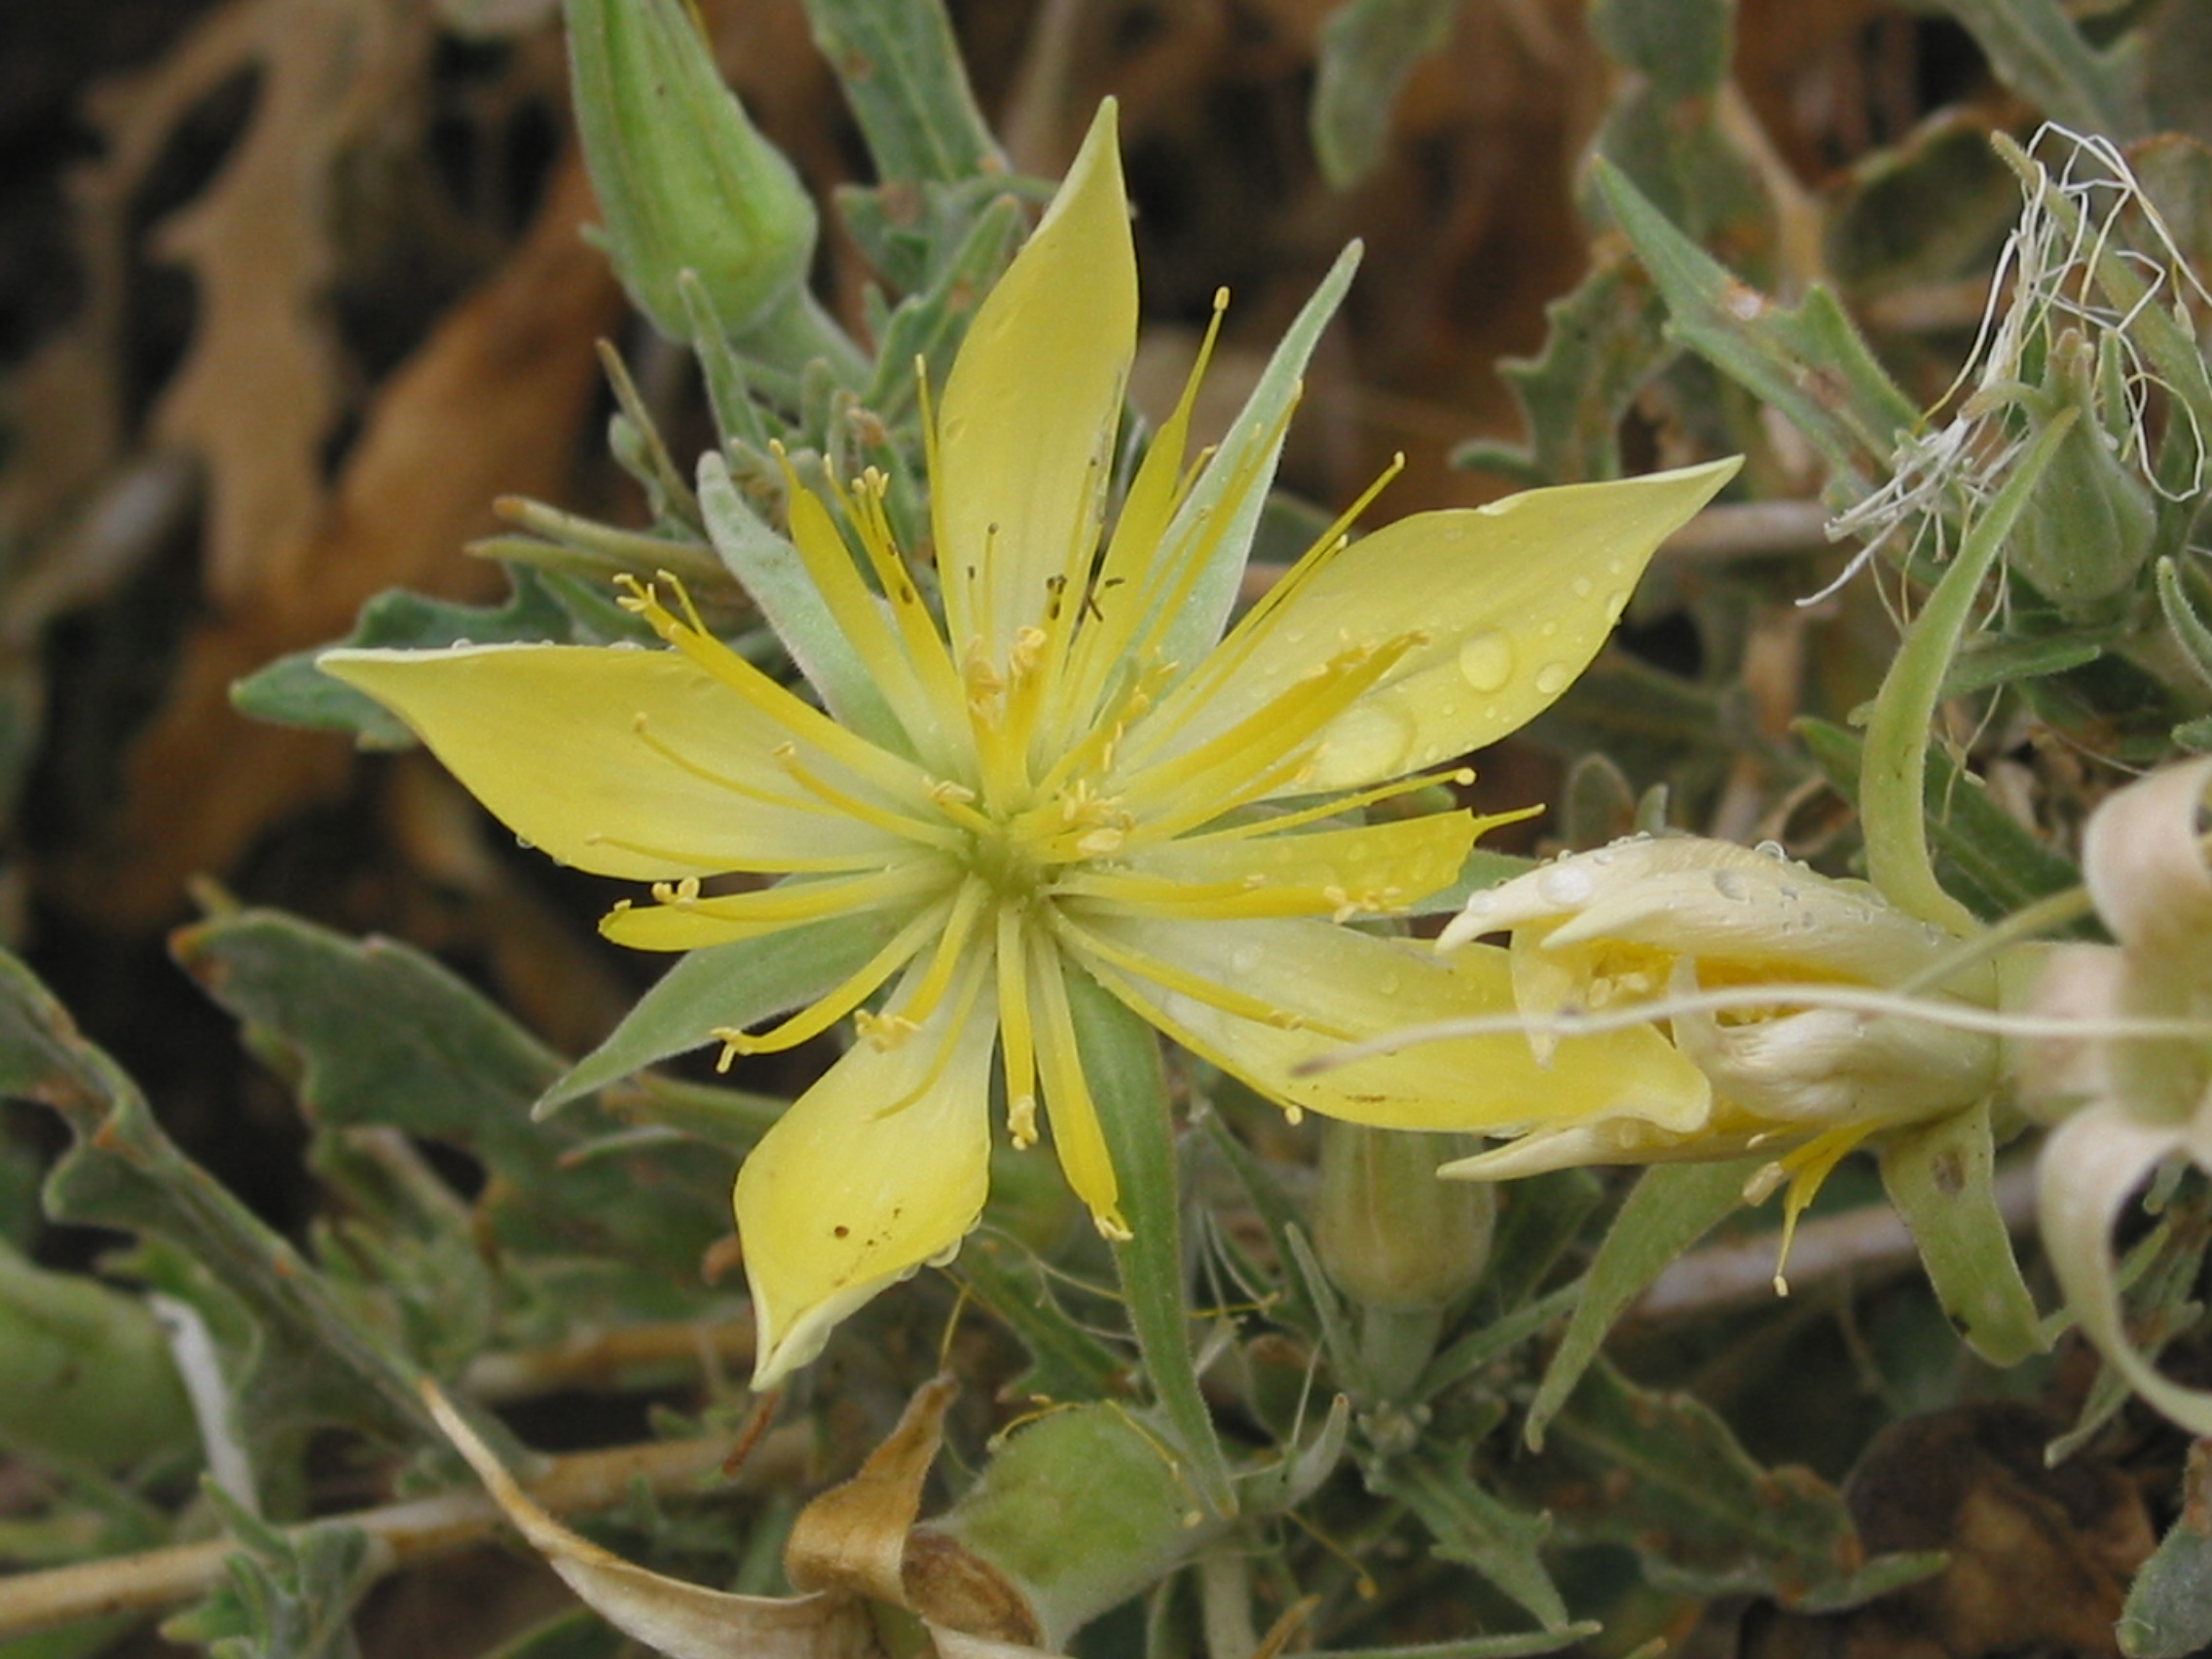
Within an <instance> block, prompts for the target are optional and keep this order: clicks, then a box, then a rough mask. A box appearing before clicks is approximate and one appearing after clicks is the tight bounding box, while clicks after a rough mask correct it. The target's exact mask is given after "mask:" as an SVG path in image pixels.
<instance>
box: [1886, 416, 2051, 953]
mask: <svg viewBox="0 0 2212 1659" xmlns="http://www.w3.org/2000/svg"><path fill="white" fill-rule="evenodd" d="M2075 418H2076V412H2075V411H2073V410H2061V411H2060V412H2059V413H2058V414H2057V415H2056V416H2055V417H2054V418H2053V419H2052V420H2051V422H2050V424H2048V425H2046V427H2045V428H2044V429H2043V431H2042V432H2041V433H2039V434H2038V435H2037V437H2036V440H2035V442H2034V443H2033V444H2032V445H2030V446H2029V448H2028V451H2027V453H2026V454H2025V455H2023V456H2022V457H2021V458H2020V461H2019V463H2018V466H2017V467H2016V468H2015V470H2014V471H2013V473H2012V476H2011V477H2010V478H2009V479H2007V480H2006V483H2005V487H2004V488H2003V489H2002V490H2000V491H1998V493H1997V496H1996V498H1994V499H1993V500H1991V501H1990V502H1989V504H1988V505H1987V506H1986V507H1983V508H1982V509H1981V510H1980V511H1979V512H1978V513H1977V514H1976V515H1975V517H1974V520H1973V523H1972V528H1970V529H1969V530H1968V532H1967V535H1966V539H1965V540H1964V541H1963V542H1961V543H1960V545H1959V551H1958V554H1957V556H1956V557H1954V558H1953V559H1952V561H1951V563H1950V565H1949V567H1948V568H1946V569H1945V571H1943V575H1942V578H1941V579H1940V580H1939V581H1937V582H1936V588H1935V591H1934V592H1933V593H1931V594H1930V595H1929V596H1928V603H1927V604H1926V605H1925V606H1923V607H1922V608H1921V611H1920V614H1919V615H1918V616H1917V617H1915V618H1914V619H1913V624H1912V628H1911V630H1910V631H1909V632H1908V633H1907V634H1906V635H1905V638H1904V643H1903V644H1902V645H1899V647H1898V654H1897V656H1896V657H1895V658H1894V659H1893V660H1892V661H1891V663H1890V670H1889V673H1888V674H1887V675H1886V676H1884V677H1883V680H1882V688H1881V690H1880V692H1879V693H1877V694H1876V696H1875V699H1874V712H1873V716H1872V718H1871V719H1868V721H1867V722H1866V747H1865V750H1864V752H1863V753H1862V756H1861V757H1860V771H1859V819H1860V823H1861V825H1862V827H1863V830H1864V833H1865V840H1866V873H1867V876H1868V878H1869V879H1870V880H1871V881H1872V882H1873V883H1874V885H1875V887H1877V888H1878V889H1880V890H1881V894H1882V897H1883V898H1885V899H1887V900H1888V901H1889V902H1890V903H1893V904H1895V905H1896V906H1897V907H1898V908H1899V909H1900V910H1903V911H1904V912H1906V913H1907V914H1908V915H1913V916H1917V917H1919V918H1920V919H1921V920H1922V921H1924V922H1930V923H1933V924H1935V925H1936V926H1937V927H1940V928H1947V929H1949V930H1950V931H1951V932H1953V933H1955V934H1959V935H1961V936H1962V937H1963V936H1965V935H1968V934H1971V933H1972V932H1974V931H1975V928H1976V927H1977V925H1978V924H1977V923H1976V921H1975V919H1974V916H1973V913H1972V911H1970V910H1969V909H1968V908H1967V907H1966V906H1965V905H1964V904H1962V903H1959V901H1958V900H1956V899H1954V898H1953V897H1952V896H1951V895H1950V894H1948V893H1946V892H1945V891H1944V890H1943V887H1942V884H1941V883H1940V882H1938V881H1937V880H1936V866H1935V863H1934V861H1933V860H1932V859H1931V858H1930V856H1929V851H1928V830H1927V813H1926V810H1925V806H1924V801H1925V793H1926V791H1925V779H1926V777H1927V771H1928V749H1929V728H1930V726H1931V724H1932V723H1933V722H1934V720H1935V718H1936V697H1937V696H1938V695H1939V693H1940V691H1941V689H1942V684H1943V676H1944V674H1945V673H1946V672H1947V671H1948V670H1949V668H1950V666H1951V662H1952V659H1953V658H1955V657H1956V656H1957V655H1958V650H1959V642H1960V640H1961V639H1963V638H1964V637H1965V634H1966V629H1967V623H1968V620H1969V619H1970V618H1971V617H1972V613H1973V608H1974V606H1975V605H1976V604H1977V603H1979V601H1980V597H1981V589H1982V583H1983V582H1984V581H1985V580H1986V579H1987V577H1988V575H1989V573H1990V571H1992V570H1994V569H1995V568H1996V564H1997V557H1998V555H1999V553H2001V552H2002V551H2003V550H2004V547H2005V542H2006V538H2007V537H2008V536H2009V535H2011V534H2012V527H2013V526H2014V525H2015V524H2016V523H2017V522H2018V521H2019V518H2020V515H2021V513H2022V512H2023V511H2025V510H2026V508H2027V506H2028V503H2029V502H2030V501H2031V500H2033V499H2034V498H2035V494H2036V490H2037V488H2038V486H2039V485H2040V484H2041V483H2042V481H2043V477H2044V473H2045V470H2046V468H2047V467H2048V466H2049V464H2050V462H2051V460H2052V458H2053V457H2054V456H2056V455H2057V454H2058V451H2059V446H2060V445H2061V444H2063V443H2064V442H2065V441H2066V435H2067V432H2068V431H2069V429H2070V428H2071V427H2072V426H2073V424H2074V421H2075Z"/></svg>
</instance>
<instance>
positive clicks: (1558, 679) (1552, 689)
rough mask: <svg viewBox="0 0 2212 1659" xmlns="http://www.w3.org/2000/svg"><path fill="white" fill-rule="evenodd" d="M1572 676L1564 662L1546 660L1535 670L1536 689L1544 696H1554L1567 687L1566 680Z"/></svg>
mask: <svg viewBox="0 0 2212 1659" xmlns="http://www.w3.org/2000/svg"><path fill="white" fill-rule="evenodd" d="M1573 678H1574V675H1573V672H1572V671H1571V670H1570V669H1568V667H1567V664H1566V663H1564V662H1547V663H1545V664H1544V666H1543V667H1541V668H1539V669H1537V670H1536V689H1537V690H1538V691H1539V692H1541V693H1542V694H1543V695H1544V696H1546V697H1556V696H1558V695H1559V694H1560V693H1561V692H1562V691H1565V690H1566V689H1567V682H1568V681H1569V680H1572V679H1573Z"/></svg>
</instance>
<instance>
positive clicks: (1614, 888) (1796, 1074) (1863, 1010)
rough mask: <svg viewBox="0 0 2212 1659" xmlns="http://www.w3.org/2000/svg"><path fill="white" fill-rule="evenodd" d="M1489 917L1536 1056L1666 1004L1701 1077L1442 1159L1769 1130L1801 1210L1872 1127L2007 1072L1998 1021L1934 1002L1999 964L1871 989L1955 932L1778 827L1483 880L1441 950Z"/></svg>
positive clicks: (1643, 838)
mask: <svg viewBox="0 0 2212 1659" xmlns="http://www.w3.org/2000/svg"><path fill="white" fill-rule="evenodd" d="M1498 932H1510V933H1511V935H1512V942H1511V946H1510V952H1509V953H1510V957H1511V965H1512V966H1511V973H1512V979H1513V995H1514V1004H1515V1009H1516V1011H1517V1013H1518V1014H1519V1016H1520V1017H1521V1018H1522V1019H1523V1020H1524V1021H1525V1022H1526V1023H1527V1026H1528V1029H1529V1041H1530V1045H1531V1047H1532V1048H1533V1050H1534V1051H1535V1053H1536V1054H1537V1056H1538V1058H1539V1059H1542V1058H1546V1057H1548V1056H1549V1055H1550V1054H1551V1053H1552V1052H1553V1051H1555V1046H1556V1045H1557V1043H1558V1042H1559V1041H1560V1038H1559V1035H1558V1033H1559V1032H1560V1031H1561V1030H1562V1029H1567V1030H1571V1029H1573V1028H1574V1025H1575V1023H1576V1022H1577V1021H1581V1020H1585V1019H1588V1018H1590V1017H1591V1016H1599V1017H1600V1018H1601V1019H1604V1020H1606V1021H1607V1022H1609V1023H1618V1022H1620V1021H1622V1020H1627V1019H1637V1018H1647V1019H1651V1020H1654V1021H1660V1020H1663V1021H1665V1022H1666V1023H1667V1025H1668V1027H1669V1029H1670V1031H1671V1034H1672V1036H1673V1038H1674V1042H1675V1044H1676V1046H1677V1049H1678V1050H1679V1051H1680V1053H1681V1054H1682V1055H1683V1056H1684V1057H1685V1058H1686V1059H1687V1060H1689V1061H1690V1063H1691V1064H1693V1065H1694V1066H1695V1067H1696V1068H1697V1071H1698V1073H1699V1074H1700V1075H1701V1077H1703V1078H1704V1079H1705V1080H1706V1081H1707V1082H1708V1084H1709V1085H1710V1088H1709V1089H1708V1090H1707V1091H1706V1092H1705V1094H1703V1095H1702V1096H1701V1097H1696V1098H1687V1099H1680V1100H1678V1101H1677V1102H1676V1103H1675V1106H1674V1109H1673V1110H1662V1109H1660V1106H1659V1103H1658V1102H1657V1101H1656V1100H1653V1101H1648V1102H1642V1103H1639V1104H1637V1105H1635V1106H1633V1107H1632V1108H1631V1109H1629V1110H1627V1111H1623V1112H1620V1113H1617V1114H1614V1115H1610V1116H1604V1117H1589V1118H1584V1119H1581V1120H1579V1121H1569V1122H1563V1123H1554V1124H1542V1125H1540V1126H1538V1127H1535V1128H1532V1129H1530V1131H1529V1132H1527V1133H1525V1134H1523V1135H1522V1136H1521V1137H1520V1138H1519V1139H1517V1140H1514V1141H1512V1142H1511V1143H1510V1144H1508V1145H1506V1146H1503V1147H1499V1148H1497V1149H1495V1150H1493V1151H1491V1152H1486V1153H1483V1154H1480V1155H1478V1156H1477V1157H1474V1158H1470V1159H1465V1160H1462V1161H1459V1162H1457V1163H1454V1164H1450V1165H1447V1171H1448V1172H1449V1173H1451V1174H1455V1175H1460V1176H1467V1177H1473V1178H1480V1179H1498V1178H1505V1177H1510V1176H1517V1175H1527V1174H1533V1173H1535V1172H1537V1171H1540V1170H1545V1169H1558V1168H1563V1167H1566V1166H1567V1165H1570V1164H1580V1163H1643V1162H1658V1161H1674V1160H1683V1159H1698V1160H1708V1159H1732V1158H1740V1157H1743V1156H1744V1155H1745V1154H1747V1153H1751V1152H1755V1151H1759V1150H1763V1149H1772V1150H1773V1151H1774V1152H1775V1153H1776V1154H1777V1158H1776V1161H1775V1162H1774V1163H1773V1164H1772V1165H1770V1166H1769V1168H1768V1170H1767V1173H1766V1175H1765V1176H1764V1177H1762V1179H1761V1180H1760V1181H1759V1182H1758V1183H1756V1184H1755V1185H1756V1187H1757V1188H1760V1189H1763V1190H1766V1191H1771V1190H1772V1188H1773V1186H1774V1184H1776V1183H1778V1182H1780V1181H1782V1180H1785V1179H1787V1180H1788V1182H1789V1192H1788V1213H1789V1215H1790V1217H1791V1219H1794V1217H1795V1215H1796V1213H1797V1212H1798V1211H1799V1210H1800V1209H1802V1208H1803V1206H1804V1204H1805V1203H1806V1202H1807V1201H1808V1200H1809V1199H1810V1198H1811V1196H1812V1194H1813V1192H1814V1191H1815V1190H1816V1189H1817V1188H1818V1187H1819V1185H1820V1183H1821V1182H1822V1181H1823V1180H1824V1179H1825V1178H1826V1175H1827V1173H1828V1171H1829V1170H1831V1169H1832V1168H1834V1166H1835V1164H1836V1162H1837V1161H1839V1160H1840V1159H1841V1158H1842V1157H1843V1156H1844V1155H1845V1154H1846V1153H1848V1152H1849V1151H1850V1150H1851V1149H1852V1148H1853V1147H1855V1146H1857V1145H1859V1144H1860V1143H1861V1142H1862V1141H1864V1140H1865V1139H1866V1138H1867V1137H1868V1136H1870V1135H1873V1134H1876V1133H1878V1132H1880V1131H1882V1130H1884V1129H1891V1128H1896V1127H1899V1126H1900V1125H1902V1124H1911V1123H1917V1122H1921V1121H1923V1120H1926V1119H1929V1118H1933V1117H1938V1116H1941V1115H1944V1114H1947V1113H1951V1112H1957V1111H1961V1110H1963V1109H1965V1108H1967V1107H1970V1106H1972V1105H1973V1104H1974V1103H1975V1102H1977V1101H1979V1100H1981V1099H1983V1098H1985V1097H1987V1096H1988V1095H1989V1094H1990V1093H1991V1091H1992V1090H1993V1089H1995V1088H1996V1087H1997V1085H1998V1081H1999V1070H2000V1050H1999V1046H1998V1043H1997V1041H1996V1040H1995V1039H1994V1038H1993V1037H1991V1036H1989V1035H1987V1034H1986V1033H1984V1032H1978V1031H1972V1030H1961V1029H1958V1028H1956V1027H1955V1026H1953V1025H1948V1024H1943V1023H1938V1022H1937V1021H1936V1019H1933V1018H1931V1017H1929V1016H1930V1014H1940V1013H1941V1012H1942V1008H1941V1006H1939V1005H1950V1006H1952V1007H1961V1006H1963V1007H1964V1008H1967V1009H1979V1010H1987V1009H1990V1008H1992V1007H1993V1006H1994V1005H1995V1004H1996V1002H1997V1000H1998V995H1999V986H2000V982H2001V979H2002V977H2003V976H2002V974H2001V972H2000V970H1999V969H1998V967H1996V966H1995V965H1993V964H1990V963H1988V962H1981V963H1977V964H1976V965H1975V966H1973V967H1972V968H1971V969H1969V970H1967V971H1965V972H1963V973H1960V974H1957V975H1949V976H1946V977H1943V979H1942V980H1941V982H1940V984H1938V985H1937V986H1935V987H1932V988H1930V989H1929V990H1928V991H1927V992H1926V993H1925V995H1924V997H1923V998H1922V1001H1921V1003H1920V1005H1919V1006H1918V1007H1915V1006H1913V1005H1911V1004H1908V1003H1904V1002H1902V1001H1898V1002H1894V1003H1892V1004H1890V1006H1889V1007H1888V1008H1887V1009H1885V1008H1884V1007H1883V1006H1882V1005H1883V1001H1884V999H1883V997H1882V995H1881V993H1884V992H1887V991H1890V990H1894V989H1896V988H1897V987H1900V986H1904V985H1907V984H1908V983H1912V982H1915V981H1918V980H1920V979H1922V978H1923V977H1926V976H1927V975H1928V974H1929V973H1930V971H1931V970H1934V971H1936V972H1937V973H1941V972H1942V967H1941V965H1942V964H1943V963H1944V961H1945V959H1946V958H1947V957H1950V956H1951V955H1953V953H1954V952H1955V949H1956V947H1957V944H1958V941H1957V940H1956V939H1954V938H1953V937H1952V936H1951V935H1949V934H1947V933H1945V932H1944V931H1943V930H1942V929H1940V928H1936V927H1933V926H1931V925H1930V924H1928V923H1926V922H1923V921H1920V920H1917V919H1916V918H1914V917H1912V916H1909V915H1907V914H1906V913H1905V912H1903V911H1902V910H1899V909H1898V908H1897V907H1896V906H1895V905H1893V904H1891V903H1888V902H1887V901H1885V900H1884V899H1883V898H1882V897H1881V895H1880V894H1878V893H1877V892H1875V890H1874V889H1873V888H1871V887H1869V886H1867V885H1866V884H1865V883H1863V882H1857V881H1840V880H1836V879H1833V878H1831V877H1828V876H1824V875H1821V874H1819V873H1817V872H1816V871H1814V870H1812V869H1810V868H1808V867H1806V866H1804V865H1801V864H1798V863H1796V862H1794V861H1792V860H1790V859H1789V858H1788V857H1787V856H1786V855H1785V854H1784V853H1783V851H1782V849H1781V848H1780V847H1776V846H1772V845H1765V846H1761V847H1758V848H1747V847H1739V846H1736V845H1733V844H1732V843H1729V842H1725V841H1714V840H1709V839H1707V838H1705V837H1703V836H1696V835H1638V836H1633V837H1630V838H1629V839H1627V840H1623V841H1616V842H1615V843H1613V844H1612V845H1611V846H1608V847H1602V848H1600V849H1598V850H1596V851H1594V852H1586V853H1577V854H1573V855H1570V856H1568V857H1565V858H1561V859H1558V860H1555V861H1553V862H1552V863H1550V864H1547V865H1545V866H1542V867H1540V868H1538V869H1535V870H1531V871H1530V873H1528V874H1527V875H1523V876H1519V877H1516V878H1515V879H1514V880H1512V881H1509V882H1506V883H1504V884H1502V885H1500V886H1497V887H1493V888H1491V889H1489V890H1487V891H1485V892H1481V893H1477V894H1476V895H1475V896H1474V897H1473V898H1472V899H1470V900H1469V901H1468V902H1467V905H1466V908H1465V909H1464V910H1462V911H1461V912H1460V914H1459V915H1458V916H1457V917H1456V918H1455V919H1454V920H1453V922H1452V923H1451V925H1450V926H1449V927H1447V928H1446V929H1445V931H1444V934H1443V936H1442V938H1441V939H1440V940H1439V941H1438V942H1439V944H1440V945H1441V946H1442V947H1443V948H1445V949H1447V950H1450V949H1454V948H1456V947H1458V946H1460V945H1462V944H1464V943H1465V942H1466V941H1468V940H1474V939H1478V938H1480V937H1482V936H1483V935H1486V934H1491V933H1498ZM1860 993H1874V995H1873V996H1871V997H1866V996H1862V995H1861V994H1860Z"/></svg>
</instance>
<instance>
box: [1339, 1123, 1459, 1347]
mask: <svg viewBox="0 0 2212 1659" xmlns="http://www.w3.org/2000/svg"><path fill="white" fill-rule="evenodd" d="M1460 1150H1461V1148H1460V1146H1459V1137H1457V1136H1455V1135H1430V1134H1420V1133H1417V1132H1415V1131H1413V1130H1410V1129H1377V1128H1370V1127H1368V1126H1366V1125H1364V1124H1346V1123H1338V1122H1331V1123H1330V1124H1327V1125H1326V1126H1325V1128H1324V1130H1323V1138H1322V1141H1321V1201H1320V1206H1319V1208H1318V1210H1317V1211H1316V1213H1315V1215H1314V1218H1313V1248H1314V1250H1315V1251H1316V1253H1318V1255H1319V1256H1320V1258H1321V1266H1322V1267H1323V1268H1325V1269H1326V1270H1328V1274H1329V1277H1330V1278H1332V1279H1334V1280H1335V1281H1336V1283H1337V1288H1338V1289H1340V1290H1342V1291H1343V1292H1344V1293H1345V1294H1346V1296H1348V1297H1350V1298H1351V1299H1352V1300H1353V1301H1355V1302H1358V1303H1361V1304H1363V1305H1365V1306H1367V1307H1369V1308H1383V1309H1393V1310H1401V1311H1407V1312H1415V1311H1421V1310H1426V1309H1438V1308H1442V1307H1444V1306H1445V1305H1446V1304H1447V1303H1449V1302H1451V1301H1452V1299H1453V1298H1455V1297H1456V1296H1458V1295H1459V1294H1460V1293H1461V1292H1462V1291H1465V1290H1468V1289H1471V1288H1472V1287H1473V1286H1474V1284H1475V1282H1476V1281H1477V1280H1478V1279H1480V1278H1481V1277H1482V1275H1483V1270H1484V1269H1485V1268H1486V1267H1488V1266H1489V1265H1490V1244H1491V1234H1492V1232H1493V1229H1494V1227H1495V1225H1496V1220H1497V1208H1496V1203H1495V1201H1494V1199H1493V1197H1492V1195H1491V1193H1490V1190H1489V1189H1488V1188H1483V1187H1470V1186H1467V1185H1465V1184H1463V1183H1460V1182H1453V1181H1440V1180H1438V1179H1437V1178H1436V1170H1437V1166H1438V1165H1439V1164H1441V1163H1444V1162H1445V1161H1448V1160H1450V1159H1451V1158H1453V1157H1454V1156H1456V1154H1457V1153H1458V1152H1459V1151H1460Z"/></svg>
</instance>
